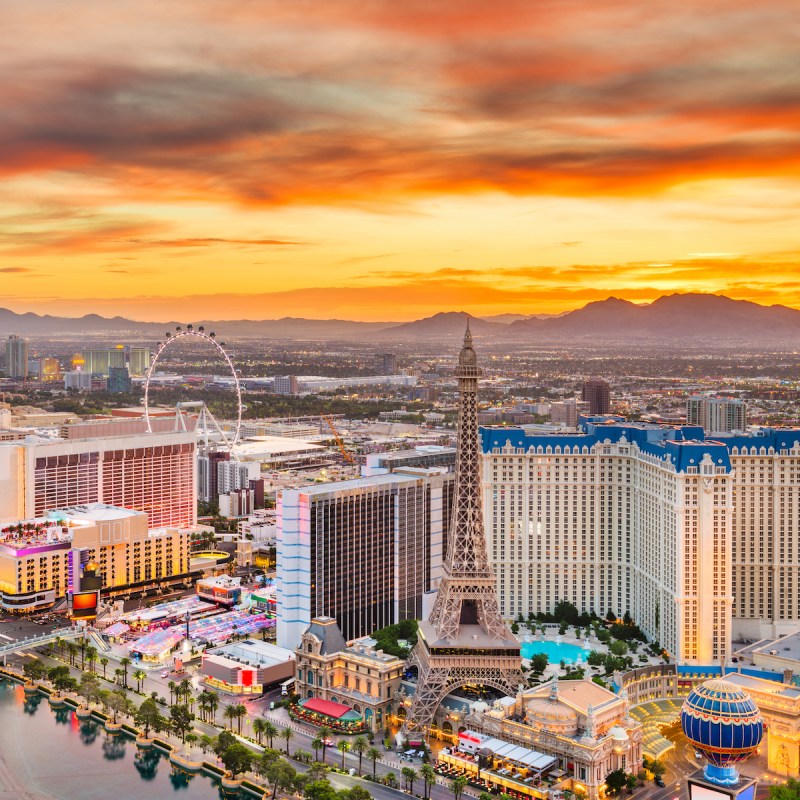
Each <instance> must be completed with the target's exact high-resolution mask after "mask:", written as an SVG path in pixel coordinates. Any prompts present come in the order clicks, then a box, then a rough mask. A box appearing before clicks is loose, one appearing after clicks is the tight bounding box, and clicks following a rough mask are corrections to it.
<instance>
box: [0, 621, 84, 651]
mask: <svg viewBox="0 0 800 800" xmlns="http://www.w3.org/2000/svg"><path fill="white" fill-rule="evenodd" d="M84 636H86V637H87V638H93V637H91V632H90V631H88V630H87V629H86V628H78V627H74V628H61V629H60V630H55V631H51V632H50V633H43V634H41V635H40V636H28V637H26V638H25V639H16V640H15V641H13V642H3V644H0V656H2V657H3V658H5V656H7V655H9V654H10V653H16V652H17V651H19V650H30V649H31V648H32V647H41V645H43V644H50V643H51V642H55V641H56V639H64V640H66V639H81V638H82V637H84Z"/></svg>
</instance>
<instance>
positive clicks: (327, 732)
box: [319, 726, 331, 764]
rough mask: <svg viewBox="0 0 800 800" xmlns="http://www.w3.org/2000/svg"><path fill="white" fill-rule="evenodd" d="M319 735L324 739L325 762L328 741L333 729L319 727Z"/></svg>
mask: <svg viewBox="0 0 800 800" xmlns="http://www.w3.org/2000/svg"><path fill="white" fill-rule="evenodd" d="M319 735H320V738H321V739H322V763H323V764H324V763H325V751H326V750H327V749H328V742H329V741H330V739H331V729H330V728H326V727H324V726H323V727H322V728H320V729H319Z"/></svg>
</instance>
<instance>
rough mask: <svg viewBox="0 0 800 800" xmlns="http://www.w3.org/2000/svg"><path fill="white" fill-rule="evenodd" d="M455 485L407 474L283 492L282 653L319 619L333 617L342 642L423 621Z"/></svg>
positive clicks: (443, 477)
mask: <svg viewBox="0 0 800 800" xmlns="http://www.w3.org/2000/svg"><path fill="white" fill-rule="evenodd" d="M423 457H424V456H423ZM412 460H413V459H412ZM453 478H454V476H453V473H452V472H447V471H446V470H445V469H443V468H441V467H439V468H422V467H419V468H417V467H413V466H405V467H402V468H400V469H398V470H397V471H395V472H393V473H390V474H378V475H373V476H370V477H365V478H358V479H356V480H351V481H341V482H339V483H327V484H319V485H317V486H309V487H307V488H303V489H297V490H287V491H284V492H282V493H281V496H280V497H279V499H278V531H277V562H278V563H277V574H278V577H277V600H278V619H277V641H278V645H279V646H281V647H286V648H288V649H292V650H293V649H296V648H297V647H298V645H299V644H300V639H301V637H302V635H303V632H304V631H305V630H306V628H308V626H309V624H310V623H311V620H312V618H315V617H332V618H335V619H336V621H337V623H338V625H339V627H340V629H341V631H342V633H343V635H344V637H345V639H347V640H350V639H355V638H358V637H361V636H365V635H368V634H370V633H372V632H373V631H376V630H378V629H380V628H383V627H385V626H386V625H391V624H394V623H396V622H399V621H400V620H404V619H420V618H421V617H422V616H423V609H422V604H423V596H424V595H425V594H426V593H427V592H430V591H431V590H433V589H435V588H436V587H437V585H438V580H439V577H440V571H441V566H442V559H443V549H444V546H445V538H446V535H447V530H448V527H449V524H450V509H451V506H452V498H453Z"/></svg>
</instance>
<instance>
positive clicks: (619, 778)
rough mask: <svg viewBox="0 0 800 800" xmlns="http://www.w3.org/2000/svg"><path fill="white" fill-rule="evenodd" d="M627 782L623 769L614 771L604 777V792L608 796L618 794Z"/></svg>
mask: <svg viewBox="0 0 800 800" xmlns="http://www.w3.org/2000/svg"><path fill="white" fill-rule="evenodd" d="M627 781H628V776H627V775H626V774H625V770H624V769H615V770H614V771H613V772H609V773H608V775H606V790H607V792H608V793H609V794H619V793H620V792H621V791H622V790H623V789H624V788H625V784H626V783H627Z"/></svg>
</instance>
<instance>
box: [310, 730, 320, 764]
mask: <svg viewBox="0 0 800 800" xmlns="http://www.w3.org/2000/svg"><path fill="white" fill-rule="evenodd" d="M322 746H323V745H322V739H320V738H319V736H315V737H314V738H313V739H312V740H311V747H313V748H314V761H319V756H318V753H319V751H320V749H321V748H322Z"/></svg>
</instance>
